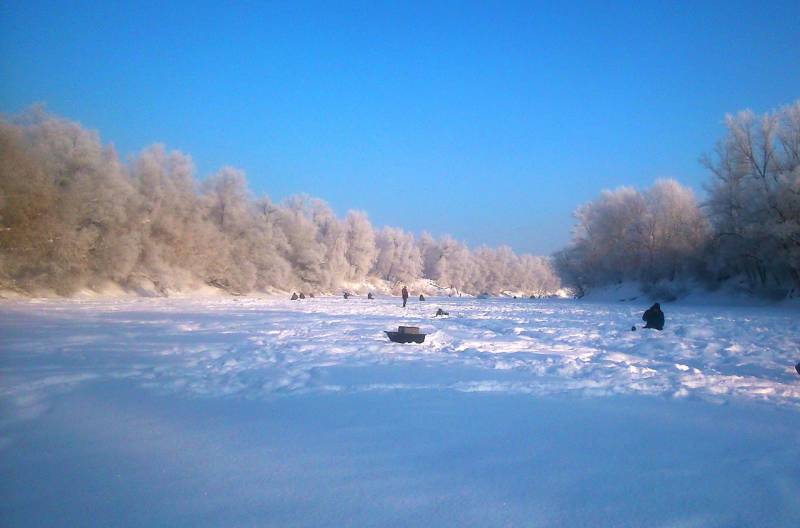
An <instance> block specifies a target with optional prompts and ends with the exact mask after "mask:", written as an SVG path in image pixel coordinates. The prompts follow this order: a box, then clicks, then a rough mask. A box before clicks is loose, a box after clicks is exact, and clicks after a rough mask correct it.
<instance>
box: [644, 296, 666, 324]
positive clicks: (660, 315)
mask: <svg viewBox="0 0 800 528" xmlns="http://www.w3.org/2000/svg"><path fill="white" fill-rule="evenodd" d="M642 321H644V322H645V323H647V324H646V325H644V327H645V328H655V329H656V330H663V329H664V312H662V311H661V305H660V304H658V303H655V304H654V305H653V306H651V307H650V308H648V309H647V311H646V312H645V313H644V315H642Z"/></svg>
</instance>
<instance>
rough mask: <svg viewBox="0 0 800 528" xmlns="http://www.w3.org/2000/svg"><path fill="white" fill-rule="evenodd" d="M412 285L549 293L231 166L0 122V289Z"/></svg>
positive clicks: (535, 275) (511, 260) (458, 246)
mask: <svg viewBox="0 0 800 528" xmlns="http://www.w3.org/2000/svg"><path fill="white" fill-rule="evenodd" d="M420 278H428V279H431V280H433V281H435V282H436V283H437V284H438V285H439V286H441V287H443V288H448V289H450V291H454V292H465V293H470V294H477V293H484V292H486V293H490V294H498V293H500V292H501V291H503V290H510V291H515V292H525V293H526V294H532V295H543V294H547V293H551V292H554V291H555V290H556V289H557V288H558V287H559V280H558V278H557V276H556V275H555V273H554V271H553V270H552V268H551V266H550V264H549V261H548V259H546V258H542V257H537V256H532V255H517V254H515V253H514V252H513V251H512V250H511V249H510V248H508V247H499V248H488V247H480V248H477V249H470V248H468V247H467V246H466V245H464V244H463V243H461V242H458V241H456V240H454V239H453V238H451V237H449V236H442V237H439V238H434V237H432V236H431V235H429V234H427V233H423V234H422V235H421V236H419V237H415V236H414V235H413V234H412V233H409V232H407V231H404V230H402V229H400V228H394V227H384V228H382V229H376V228H374V227H373V226H372V224H371V223H370V221H369V219H368V218H367V215H366V214H365V213H362V212H358V211H350V212H348V213H347V215H346V216H345V217H344V218H337V216H336V215H335V214H334V213H333V212H332V211H331V209H330V207H328V206H327V205H326V204H325V203H324V202H323V201H321V200H319V199H316V198H312V197H308V196H294V197H291V198H289V199H287V200H286V201H285V202H283V203H280V204H276V203H273V202H272V201H270V199H269V198H268V197H266V196H265V197H254V196H253V195H252V194H251V193H250V191H249V190H248V188H247V183H246V180H245V176H244V174H243V173H242V172H241V171H239V170H237V169H234V168H231V167H225V168H222V169H221V170H219V171H218V172H216V173H215V174H213V175H211V176H210V177H208V178H206V179H204V180H203V181H198V179H197V178H196V177H195V171H194V167H193V164H192V160H191V158H190V157H189V156H187V155H186V154H183V153H181V152H177V151H169V150H167V149H165V148H164V147H163V146H162V145H153V146H150V147H148V148H145V149H144V150H142V151H141V152H139V153H138V154H137V155H135V156H134V157H132V158H131V159H130V160H129V161H127V162H122V161H121V160H120V159H119V156H118V155H117V153H116V152H115V150H114V149H113V147H110V146H104V145H103V144H102V143H101V141H100V138H99V137H98V135H97V134H96V133H94V132H92V131H89V130H87V129H85V128H83V127H82V126H80V125H79V124H77V123H74V122H71V121H68V120H66V119H62V118H59V117H57V116H53V115H50V114H48V113H45V112H44V111H42V110H41V109H36V108H34V109H31V110H29V111H27V112H25V113H24V114H22V115H20V116H17V117H14V118H3V119H2V120H0V289H11V290H16V291H19V292H22V293H29V294H31V293H37V292H42V291H52V292H56V293H58V294H61V295H69V294H72V293H74V292H76V291H78V290H80V289H83V288H92V289H97V290H100V289H103V288H104V287H105V286H107V285H108V284H109V283H113V284H116V285H119V286H120V287H122V288H125V289H130V290H133V291H137V290H138V291H142V290H146V291H156V292H159V293H161V294H168V293H169V292H170V291H178V290H182V289H185V288H188V287H191V286H192V285H195V284H198V283H204V284H207V285H211V286H214V287H217V288H221V289H223V290H226V291H228V292H231V293H236V294H244V293H248V292H254V291H291V290H300V291H307V292H334V291H336V290H338V289H342V288H348V287H357V286H358V285H359V284H361V285H363V284H365V281H369V280H374V279H382V280H385V281H388V283H389V285H390V286H393V287H397V286H398V285H399V284H400V283H409V282H412V281H415V280H417V279H420Z"/></svg>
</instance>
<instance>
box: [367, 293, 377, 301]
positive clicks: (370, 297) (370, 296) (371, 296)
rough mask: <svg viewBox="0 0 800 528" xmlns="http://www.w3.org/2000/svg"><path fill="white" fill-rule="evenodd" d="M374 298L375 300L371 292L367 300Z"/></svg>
mask: <svg viewBox="0 0 800 528" xmlns="http://www.w3.org/2000/svg"><path fill="white" fill-rule="evenodd" d="M374 298H375V296H374V295H372V292H369V293H368V294H367V299H374Z"/></svg>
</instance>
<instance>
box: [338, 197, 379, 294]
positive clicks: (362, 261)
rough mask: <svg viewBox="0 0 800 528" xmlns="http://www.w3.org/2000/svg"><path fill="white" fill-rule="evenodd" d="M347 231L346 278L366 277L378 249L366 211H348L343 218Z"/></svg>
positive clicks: (362, 278) (358, 278)
mask: <svg viewBox="0 0 800 528" xmlns="http://www.w3.org/2000/svg"><path fill="white" fill-rule="evenodd" d="M345 229H346V233H347V252H346V258H347V263H348V265H349V270H348V273H347V278H348V280H351V281H361V280H364V279H365V278H366V277H367V274H369V271H370V270H371V269H372V266H373V265H374V264H375V259H376V258H377V256H378V250H377V248H376V247H375V230H374V229H373V228H372V224H371V223H370V222H369V219H368V218H367V215H366V213H363V212H361V211H350V212H348V213H347V217H346V218H345Z"/></svg>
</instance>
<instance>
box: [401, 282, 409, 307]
mask: <svg viewBox="0 0 800 528" xmlns="http://www.w3.org/2000/svg"><path fill="white" fill-rule="evenodd" d="M402 295H403V308H405V307H406V303H407V302H408V289H407V288H406V287H405V286H403V291H402Z"/></svg>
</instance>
